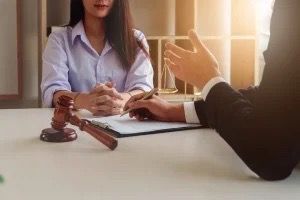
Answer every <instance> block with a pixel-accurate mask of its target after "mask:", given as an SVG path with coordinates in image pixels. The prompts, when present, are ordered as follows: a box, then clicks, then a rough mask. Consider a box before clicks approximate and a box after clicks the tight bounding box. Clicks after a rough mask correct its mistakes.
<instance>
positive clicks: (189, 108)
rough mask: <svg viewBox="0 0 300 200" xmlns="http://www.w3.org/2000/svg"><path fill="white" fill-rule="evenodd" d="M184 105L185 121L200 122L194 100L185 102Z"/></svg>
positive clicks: (189, 122) (190, 122)
mask: <svg viewBox="0 0 300 200" xmlns="http://www.w3.org/2000/svg"><path fill="white" fill-rule="evenodd" d="M183 106H184V115H185V121H186V123H188V124H200V120H199V118H198V115H197V113H196V108H195V104H194V102H185V103H184V104H183Z"/></svg>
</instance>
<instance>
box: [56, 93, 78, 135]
mask: <svg viewBox="0 0 300 200" xmlns="http://www.w3.org/2000/svg"><path fill="white" fill-rule="evenodd" d="M73 108H74V101H73V99H72V98H71V97H68V96H61V97H59V99H58V102H57V106H56V108H55V110H54V117H53V118H52V123H51V125H52V128H53V129H56V130H63V129H64V128H65V127H66V126H67V125H68V123H69V119H70V117H71V116H72V109H73Z"/></svg>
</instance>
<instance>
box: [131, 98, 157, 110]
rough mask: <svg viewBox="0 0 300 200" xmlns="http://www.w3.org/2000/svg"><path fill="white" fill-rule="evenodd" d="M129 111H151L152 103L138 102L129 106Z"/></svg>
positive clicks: (146, 101) (147, 101)
mask: <svg viewBox="0 0 300 200" xmlns="http://www.w3.org/2000/svg"><path fill="white" fill-rule="evenodd" d="M128 107H129V109H133V110H138V109H148V110H151V103H150V101H149V100H138V101H135V102H132V103H131V104H129V105H128Z"/></svg>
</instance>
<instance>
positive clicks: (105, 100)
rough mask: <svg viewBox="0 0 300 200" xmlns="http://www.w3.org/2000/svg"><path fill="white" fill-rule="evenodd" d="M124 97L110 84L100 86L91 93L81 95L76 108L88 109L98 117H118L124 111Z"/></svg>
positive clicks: (76, 102)
mask: <svg viewBox="0 0 300 200" xmlns="http://www.w3.org/2000/svg"><path fill="white" fill-rule="evenodd" d="M122 100H123V98H122V96H121V94H120V93H119V92H117V90H116V89H115V88H113V87H112V86H111V85H110V84H98V85H97V86H96V87H95V88H94V89H93V90H92V91H91V92H90V93H81V94H80V95H79V96H78V97H77V98H76V101H75V108H81V109H86V110H88V111H90V112H91V113H92V114H93V115H96V116H108V115H118V114H120V113H121V112H122V110H123V103H122Z"/></svg>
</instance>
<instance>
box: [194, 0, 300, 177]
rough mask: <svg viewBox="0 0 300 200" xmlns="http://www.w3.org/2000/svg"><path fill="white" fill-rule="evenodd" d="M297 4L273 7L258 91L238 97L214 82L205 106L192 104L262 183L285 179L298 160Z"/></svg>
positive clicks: (289, 0)
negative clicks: (263, 68)
mask: <svg viewBox="0 0 300 200" xmlns="http://www.w3.org/2000/svg"><path fill="white" fill-rule="evenodd" d="M299 3H300V2H299V1H296V0H278V1H276V3H275V9H274V14H273V18H272V26H271V39H270V44H269V47H268V50H267V51H266V52H265V60H266V67H265V72H264V76H263V80H262V83H261V85H260V86H259V87H258V88H256V89H255V90H248V91H247V92H245V91H244V92H243V91H242V92H238V91H235V90H234V89H233V88H231V87H230V85H228V84H227V83H219V84H217V85H215V86H214V87H213V88H212V89H211V90H210V92H209V94H208V96H207V98H206V101H205V102H204V101H200V102H196V103H195V107H196V110H197V114H198V117H199V118H200V120H201V121H204V119H205V120H206V121H205V122H206V123H207V125H208V126H209V127H211V128H214V129H216V131H217V132H218V133H219V134H220V136H221V137H222V138H223V139H224V140H225V141H226V142H227V143H228V144H229V145H230V146H231V147H232V148H233V150H234V151H235V152H236V153H237V154H238V156H239V157H240V158H241V159H242V160H243V161H244V162H245V164H246V165H247V166H248V167H249V168H250V169H251V170H252V171H254V172H255V173H256V174H257V175H258V176H260V177H261V178H263V179H265V180H281V179H284V178H286V177H288V176H289V175H290V174H291V173H292V171H293V169H294V168H295V166H296V165H297V164H298V161H299V146H300V145H299V143H300V139H299V135H300V134H299V131H298V128H297V124H299V122H297V121H298V119H299V116H298V115H299V113H300V105H299V102H300V70H299V66H300V62H299V56H300V55H299V47H297V46H296V45H292V44H295V43H296V44H299V42H300V40H299V36H300V33H299V25H300V23H299V22H298V21H296V19H297V20H298V19H299V18H300V16H299V14H298V13H299V12H298V11H297V9H296V8H299V5H300V4H299ZM287 22H290V23H287ZM278 47H280V48H278ZM201 118H202V119H201Z"/></svg>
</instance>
